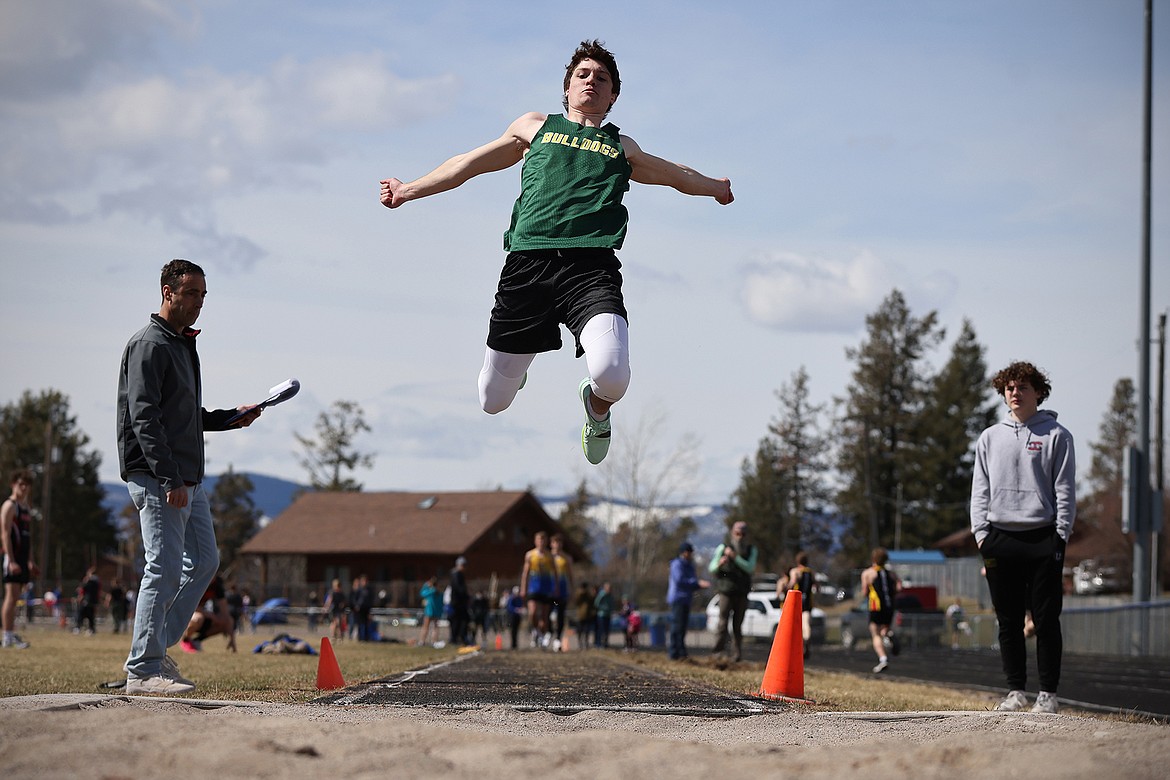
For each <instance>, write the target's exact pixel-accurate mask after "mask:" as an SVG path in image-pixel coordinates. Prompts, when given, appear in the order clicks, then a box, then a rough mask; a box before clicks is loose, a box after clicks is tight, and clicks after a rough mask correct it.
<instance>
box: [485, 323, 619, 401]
mask: <svg viewBox="0 0 1170 780" xmlns="http://www.w3.org/2000/svg"><path fill="white" fill-rule="evenodd" d="M581 347H582V348H583V349H584V350H585V365H586V366H587V367H588V369H589V377H590V379H591V380H592V381H591V387H592V389H593V394H594V395H596V396H597V397H598V398H602V399H604V400H606V401H610V402H611V403H612V402H616V401H619V400H621V397H622V396H623V395H625V394H626V388H627V387H629V386H630V337H629V332H628V330H627V326H626V320H625V318H624V317H622V316H620V315H617V314H597V315H594V316H593V317H590V318H589V322H587V323H585V327H584V328H583V329H582V330H581ZM535 357H536V355H535V354H525V355H513V354H510V353H507V352H497V351H496V350H494V349H492V348H491V347H488V348H487V352H486V354H485V355H484V359H483V369H482V370H481V371H480V372H479V403H480V406H482V407H483V410H484V411H485V412H487V413H488V414H498V413H500V412H502V411H504V410H505V409H507V408H508V407H509V406H511V405H512V399H514V398H515V397H516V393H517V392H519V390H520V383H521V382H522V381H523V380H524V372H525V371H527V370H528V367H529V366H530V365H532V359H533V358H535Z"/></svg>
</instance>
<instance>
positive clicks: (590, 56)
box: [564, 38, 622, 97]
mask: <svg viewBox="0 0 1170 780" xmlns="http://www.w3.org/2000/svg"><path fill="white" fill-rule="evenodd" d="M581 60H593V61H594V62H600V63H601V64H602V65H604V66H605V69H606V70H608V71H609V77H610V78H611V79H613V96H614V97H617V96H618V93H619V92H621V91H622V79H621V76H619V75H618V66H617V60H615V59H614V57H613V52H611V51H610V50H609V49H607V48H605V44H604V43H602V42H601V41H599V40H597V39H596V38H595V39H593V40H592V41H581V45H580V46H578V47H577V50H576V51H575V52H573V59H571V60H569V64H568V65H567V66H566V67H565V83H564V88H565V90H568V89H569V81H570V80H572V78H573V71H574V70H576V69H577V66H578V65H580V64H581Z"/></svg>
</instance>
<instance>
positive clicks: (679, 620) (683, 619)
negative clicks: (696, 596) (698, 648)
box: [668, 600, 691, 660]
mask: <svg viewBox="0 0 1170 780" xmlns="http://www.w3.org/2000/svg"><path fill="white" fill-rule="evenodd" d="M690 619H691V602H689V601H686V600H682V601H676V602H674V603H673V604H671V605H670V648H669V650H668V655H669V656H670V657H671V658H672V659H675V660H678V659H679V658H686V657H687V623H688V622H689V621H690Z"/></svg>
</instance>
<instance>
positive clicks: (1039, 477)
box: [971, 362, 1077, 712]
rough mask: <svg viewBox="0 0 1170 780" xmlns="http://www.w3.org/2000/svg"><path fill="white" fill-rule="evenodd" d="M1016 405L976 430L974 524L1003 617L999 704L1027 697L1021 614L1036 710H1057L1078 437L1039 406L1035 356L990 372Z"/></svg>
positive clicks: (1042, 379) (1043, 391)
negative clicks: (1035, 681)
mask: <svg viewBox="0 0 1170 780" xmlns="http://www.w3.org/2000/svg"><path fill="white" fill-rule="evenodd" d="M992 386H994V387H995V390H996V392H997V393H999V394H1000V396H1001V397H1002V398H1003V399H1004V403H1006V404H1007V406H1008V408H1009V409H1010V413H1009V415H1008V417H1007V418H1006V419H1005V420H1003V421H1002V422H1000V423H997V424H995V425H993V426H991V427H990V428H988V429H987V430H985V431H983V433H982V434H981V435H980V436H979V441H978V442H977V443H976V445H975V469H974V478H973V480H972V486H971V531H972V533H974V534H975V541H976V543H977V544H978V545H979V551H980V553H981V554H982V555H983V563H984V567H985V569H986V572H987V586H988V589H989V590H990V591H991V603H992V605H993V606H994V607H995V617H996V619H997V620H998V621H999V652H1000V658H1001V659H1002V661H1003V670H1004V674H1005V675H1006V677H1007V684H1008V689H1009V693H1008V695H1007V698H1005V699H1004V700H1003V702H1001V703H1000V704H999V706H998V707H997V709H1000V710H1019V709H1022V708H1023V707H1025V706H1026V705H1027V698H1026V696H1025V694H1024V690H1025V687H1026V684H1027V646H1026V645H1025V639H1024V616H1025V614H1026V613H1027V611H1028V610H1029V609H1030V610H1031V611H1032V619H1033V621H1034V622H1035V624H1036V666H1037V669H1038V671H1039V673H1040V694H1039V696H1038V697H1037V699H1036V704H1035V706H1034V707H1033V708H1032V710H1033V712H1056V709H1057V701H1056V688H1057V685H1058V684H1059V682H1060V662H1061V655H1062V637H1061V631H1060V612H1061V609H1062V608H1063V604H1064V583H1063V570H1064V548H1065V545H1066V544H1067V543H1068V539H1069V536H1070V535H1071V534H1072V527H1073V521H1074V520H1075V519H1076V511H1077V508H1076V490H1075V477H1076V456H1075V454H1074V448H1073V437H1072V434H1071V433H1069V432H1068V430H1067V429H1066V428H1064V427H1063V426H1062V425H1060V423H1058V422H1057V421H1056V413H1055V412H1050V411H1040V410H1039V405H1040V404H1041V403H1043V402H1044V400H1045V399H1046V398H1048V395H1049V394H1050V393H1051V392H1052V386H1051V385H1050V384H1049V383H1048V377H1046V376H1045V375H1044V373H1043V372H1041V371H1040V370H1039V369H1038V368H1036V367H1035V366H1033V365H1032V364H1031V363H1020V362H1017V363H1012V364H1011V365H1010V366H1008V367H1007V368H1005V369H1003V370H1002V371H1000V372H999V373H998V374H996V375H995V377H994V378H993V379H992Z"/></svg>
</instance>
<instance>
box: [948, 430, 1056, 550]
mask: <svg viewBox="0 0 1170 780" xmlns="http://www.w3.org/2000/svg"><path fill="white" fill-rule="evenodd" d="M1076 470H1077V464H1076V456H1075V454H1074V452H1073V437H1072V434H1071V433H1069V432H1068V430H1067V429H1066V428H1065V427H1064V426H1062V425H1060V424H1059V423H1058V422H1056V412H1050V411H1047V410H1043V409H1042V410H1040V411H1038V412H1036V413H1035V414H1034V415H1032V416H1031V417H1030V418H1028V420H1027V421H1026V422H1023V423H1020V422H1016V421H1015V420H1014V419H1013V418H1011V417H1010V416H1009V417H1008V418H1007V419H1006V420H1003V421H1002V422H999V423H996V424H995V425H993V426H991V427H990V428H988V429H987V430H985V431H984V432H983V433H982V434H980V436H979V441H978V442H976V444H975V474H974V478H973V479H972V484H971V532H972V533H974V534H975V541H976V542H979V543H980V544H982V542H983V540H984V539H986V538H987V535H988V534H989V533H990V532H991V526H993V525H994V526H995V527H997V528H1001V529H1003V530H1005V531H1026V530H1029V529H1033V528H1042V527H1044V526H1047V525H1053V524H1055V525H1056V532H1057V533H1058V534H1060V538H1061V539H1063V540H1064V541H1065V542H1068V539H1069V536H1070V535H1071V534H1072V527H1073V521H1074V520H1075V519H1076V515H1077V500H1076Z"/></svg>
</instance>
